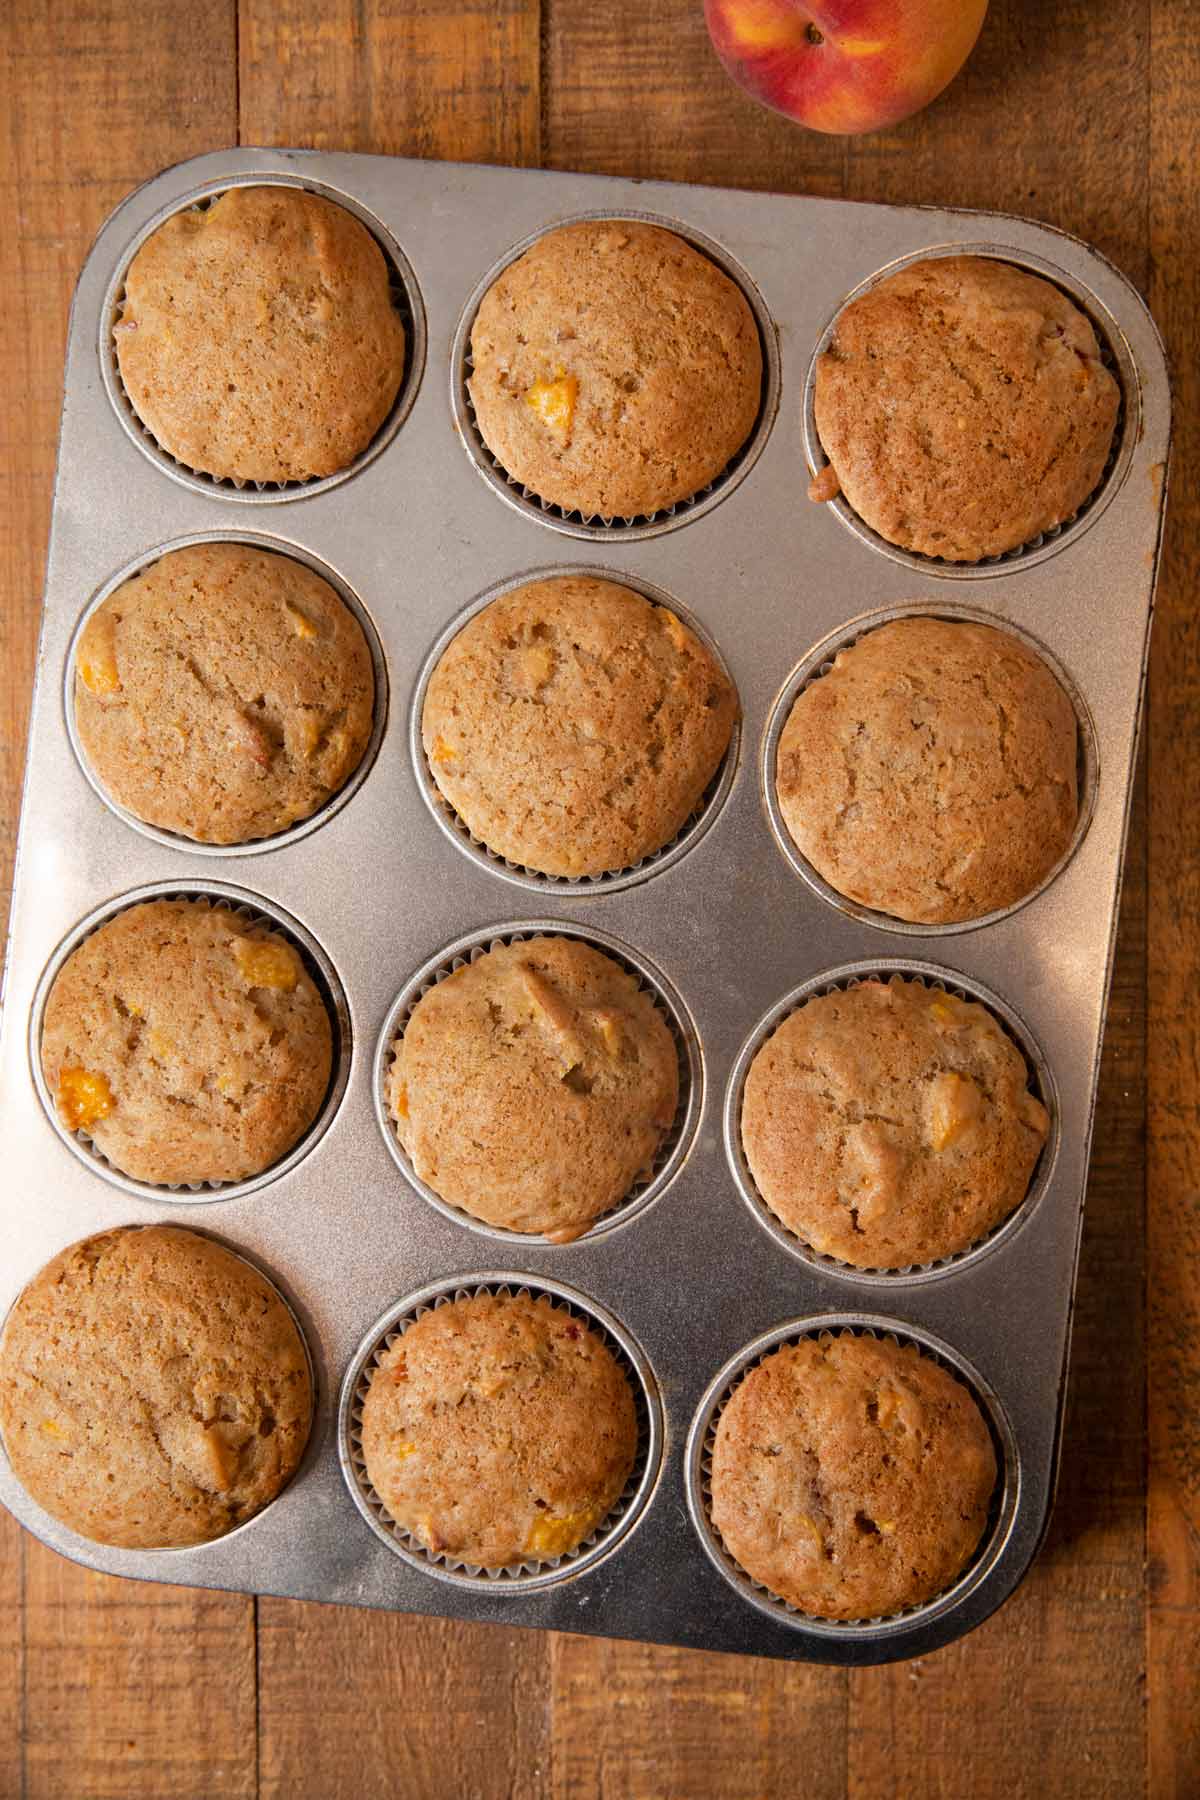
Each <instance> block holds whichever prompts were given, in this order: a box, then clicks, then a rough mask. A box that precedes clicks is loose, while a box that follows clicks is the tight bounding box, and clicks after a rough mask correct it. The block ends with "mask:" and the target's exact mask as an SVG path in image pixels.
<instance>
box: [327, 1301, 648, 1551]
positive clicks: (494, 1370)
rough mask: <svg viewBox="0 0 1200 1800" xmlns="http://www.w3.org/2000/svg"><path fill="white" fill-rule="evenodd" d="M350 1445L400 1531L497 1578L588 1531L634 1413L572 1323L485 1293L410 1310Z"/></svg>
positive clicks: (603, 1360) (624, 1455) (585, 1331)
mask: <svg viewBox="0 0 1200 1800" xmlns="http://www.w3.org/2000/svg"><path fill="white" fill-rule="evenodd" d="M362 1444H363V1455H364V1459H365V1461H366V1465H367V1475H368V1477H369V1479H370V1481H371V1484H372V1486H373V1487H374V1489H375V1491H376V1493H377V1494H378V1495H379V1497H380V1499H381V1500H382V1501H383V1503H384V1505H385V1506H386V1507H387V1510H388V1512H389V1513H390V1514H391V1516H392V1518H393V1519H395V1520H396V1522H397V1524H398V1525H401V1526H403V1527H404V1529H405V1530H406V1531H408V1532H410V1533H411V1534H412V1536H413V1537H415V1538H416V1539H417V1541H418V1542H419V1543H421V1544H423V1545H424V1546H425V1548H426V1549H427V1550H429V1551H431V1552H432V1553H433V1554H434V1555H442V1554H446V1555H449V1556H450V1557H451V1558H453V1559H455V1560H457V1561H460V1562H464V1563H469V1564H471V1565H477V1566H480V1567H483V1568H491V1569H498V1568H504V1567H506V1566H509V1565H512V1564H514V1563H519V1562H523V1561H529V1562H545V1561H552V1560H553V1559H554V1558H556V1557H559V1556H565V1555H566V1554H567V1552H568V1551H570V1550H574V1549H575V1548H576V1547H577V1546H578V1545H579V1544H581V1543H583V1542H584V1540H585V1539H586V1538H588V1537H590V1536H591V1534H592V1532H593V1531H594V1530H595V1529H596V1527H597V1526H598V1525H599V1524H601V1523H602V1522H603V1520H604V1519H605V1518H606V1517H607V1516H608V1514H609V1513H610V1512H611V1511H612V1508H613V1506H614V1505H615V1503H616V1501H617V1500H618V1499H619V1497H620V1495H621V1491H622V1489H623V1488H624V1486H625V1483H626V1481H628V1479H629V1472H630V1470H631V1469H632V1467H633V1462H634V1456H635V1454H636V1451H637V1414H636V1412H635V1410H634V1404H633V1395H632V1393H631V1392H630V1387H629V1382H628V1380H627V1379H626V1377H625V1375H624V1373H623V1371H622V1370H621V1368H620V1367H619V1365H618V1364H617V1362H616V1360H615V1358H614V1357H613V1355H612V1353H611V1352H610V1351H609V1349H608V1347H607V1345H605V1344H604V1343H603V1342H602V1340H601V1339H600V1337H599V1336H598V1334H597V1333H596V1332H594V1331H592V1330H590V1329H589V1328H588V1326H587V1325H586V1324H585V1323H584V1322H583V1321H582V1320H580V1319H576V1318H573V1317H572V1316H571V1314H570V1313H569V1312H567V1311H566V1310H565V1309H564V1308H563V1307H559V1306H553V1305H552V1304H551V1303H550V1301H548V1300H546V1299H542V1298H538V1299H533V1298H531V1296H530V1295H528V1294H512V1295H508V1294H487V1293H483V1294H475V1295H472V1296H471V1297H470V1298H469V1299H461V1300H453V1301H451V1302H449V1303H448V1304H447V1305H445V1306H436V1307H434V1308H432V1310H431V1311H429V1312H427V1313H424V1314H422V1316H421V1317H420V1318H419V1319H418V1320H417V1321H416V1323H415V1324H413V1325H410V1326H409V1327H408V1329H407V1330H406V1331H405V1332H404V1333H403V1334H402V1335H401V1336H400V1337H399V1338H397V1339H396V1341H395V1342H394V1343H393V1344H392V1345H391V1347H390V1348H389V1349H388V1350H387V1351H385V1353H384V1354H383V1356H381V1357H380V1359H379V1364H378V1367H377V1368H376V1370H375V1373H374V1375H373V1376H372V1379H371V1386H370V1388H369V1389H368V1391H367V1397H366V1401H365V1403H364V1405H363V1422H362Z"/></svg>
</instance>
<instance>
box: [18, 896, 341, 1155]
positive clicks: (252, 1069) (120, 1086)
mask: <svg viewBox="0 0 1200 1800" xmlns="http://www.w3.org/2000/svg"><path fill="white" fill-rule="evenodd" d="M41 1054H42V1073H43V1075H44V1076H45V1079H46V1084H47V1086H48V1087H49V1089H50V1092H51V1094H52V1095H53V1096H54V1099H55V1103H56V1105H57V1108H58V1113H59V1117H60V1118H61V1120H62V1121H63V1123H64V1125H66V1127H67V1129H68V1130H69V1131H79V1132H82V1133H83V1134H84V1135H85V1136H86V1137H88V1138H90V1139H91V1141H92V1143H93V1144H94V1145H95V1147H96V1149H97V1150H98V1151H99V1152H100V1153H101V1155H103V1156H106V1157H107V1158H108V1160H109V1162H111V1163H112V1164H113V1165H114V1167H116V1168H118V1169H121V1170H123V1171H124V1173H125V1174H126V1175H132V1176H133V1177H134V1178H135V1179H136V1180H138V1181H151V1182H158V1183H165V1184H167V1185H170V1186H182V1185H186V1184H187V1183H190V1182H205V1181H244V1180H246V1179H248V1178H249V1177H250V1176H251V1175H257V1174H259V1173H260V1171H261V1170H263V1169H268V1168H270V1166H271V1164H272V1163H274V1162H278V1160H279V1158H280V1157H281V1156H283V1155H285V1153H286V1152H287V1151H288V1150H290V1149H291V1148H292V1145H293V1144H295V1143H296V1142H297V1140H298V1139H299V1138H301V1137H302V1136H303V1135H304V1133H305V1132H306V1131H307V1130H308V1127H309V1126H310V1125H311V1124H312V1122H313V1120H314V1119H315V1117H316V1115H317V1113H318V1111H319V1110H320V1107H321V1102H322V1101H323V1100H324V1098H325V1092H326V1089H327V1088H328V1086H329V1076H330V1070H331V1067H332V1060H333V1033H332V1029H331V1026H330V1022H329V1014H328V1011H327V1010H326V1007H325V1002H324V1000H323V999H322V998H321V995H320V994H319V993H318V991H317V988H316V987H315V985H314V983H313V981H312V978H311V976H310V975H309V974H308V971H307V970H306V969H305V967H304V963H303V961H302V960H301V958H300V956H299V954H298V953H297V951H296V950H295V949H293V947H292V945H291V944H290V943H288V941H287V939H286V938H284V937H281V936H280V934H279V933H278V932H276V931H272V930H271V929H270V928H269V927H268V926H267V925H264V924H261V923H258V922H252V921H250V920H249V919H247V918H245V917H242V916H239V915H238V914H236V913H234V912H233V911H231V909H230V908H229V907H227V906H211V905H210V904H209V903H208V902H207V901H205V900H148V901H146V902H144V903H143V904H142V905H139V906H131V907H128V908H127V909H126V910H125V911H124V912H121V913H118V914H117V915H116V917H115V918H112V919H109V920H108V921H107V922H106V923H105V924H103V925H101V926H99V927H98V928H97V929H96V930H95V931H93V932H92V934H91V936H90V937H87V938H85V939H84V941H83V942H82V943H81V944H80V945H79V946H78V948H77V949H75V950H73V951H72V952H71V954H70V956H68V958H67V960H66V962H65V963H64V964H63V966H62V968H61V969H60V970H59V972H58V974H57V975H56V976H55V978H54V984H53V986H52V987H51V989H50V993H49V997H48V998H47V1001H46V1011H45V1016H44V1018H43V1021H42V1052H41Z"/></svg>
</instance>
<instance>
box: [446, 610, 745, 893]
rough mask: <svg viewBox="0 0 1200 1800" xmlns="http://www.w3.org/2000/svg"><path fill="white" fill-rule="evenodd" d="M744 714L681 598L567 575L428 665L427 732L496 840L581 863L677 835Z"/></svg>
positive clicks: (632, 857)
mask: <svg viewBox="0 0 1200 1800" xmlns="http://www.w3.org/2000/svg"><path fill="white" fill-rule="evenodd" d="M736 714H737V697H736V695H735V693H734V690H733V687H732V686H731V684H730V682H729V681H728V679H727V678H726V676H725V673H724V671H723V670H722V668H721V666H720V664H719V663H718V662H717V660H716V658H715V657H714V656H713V655H712V654H711V653H710V652H709V651H708V650H707V649H706V648H705V646H704V645H703V644H702V643H701V642H700V641H699V639H698V638H697V637H696V636H695V635H694V634H693V633H692V632H690V631H689V630H688V629H687V627H686V626H685V625H684V624H682V623H681V621H680V620H679V619H678V618H677V617H676V616H675V614H674V613H673V612H670V611H668V610H667V608H666V607H663V606H652V605H651V603H650V602H649V601H648V600H645V599H643V597H642V595H641V594H635V593H633V592H632V591H631V590H630V589H629V588H626V587H620V586H618V584H617V583H616V582H614V581H601V580H599V579H597V578H596V577H594V576H590V575H558V576H554V577H552V578H551V579H550V580H547V581H531V582H529V583H527V585H526V586H524V587H519V588H514V589H513V590H512V592H510V593H507V594H504V595H503V596H502V597H501V598H500V599H499V600H493V601H492V603H491V605H490V606H486V607H484V609H483V611H482V612H478V613H476V614H475V617H474V618H473V619H471V620H470V621H469V623H468V624H466V625H464V626H463V629H462V630H461V631H460V632H459V633H458V636H457V637H456V638H454V640H453V641H452V642H451V644H450V645H449V646H448V647H447V649H446V650H445V651H444V653H443V655H442V657H441V659H440V660H439V662H438V665H437V667H436V669H435V670H434V671H433V674H432V676H431V677H430V681H429V687H428V689H427V691H426V696H425V705H424V710H423V712H422V716H421V734H422V740H423V742H424V745H425V754H426V757H427V758H428V760H429V767H430V769H431V770H432V772H433V778H434V780H435V781H436V783H437V785H438V787H439V789H440V790H441V792H442V794H443V795H444V797H445V798H446V799H447V800H448V801H449V803H450V805H451V806H452V807H453V808H454V810H455V812H457V813H458V815H459V817H460V818H461V819H463V820H465V822H466V824H467V825H468V827H469V828H470V830H471V831H472V832H473V833H474V834H475V836H476V837H477V838H481V839H482V841H483V842H484V843H485V844H486V845H487V846H488V847H489V849H491V850H493V851H495V852H496V854H497V855H499V856H506V857H508V858H509V859H510V860H511V861H512V862H515V863H521V864H523V865H524V866H525V867H526V868H529V869H538V870H540V871H541V872H542V873H543V874H546V875H567V876H573V877H579V876H582V875H600V874H603V873H604V871H605V870H612V869H623V868H627V867H629V865H630V864H632V863H637V862H640V861H641V859H642V858H643V857H645V856H649V855H651V854H652V852H654V851H655V850H660V849H661V848H662V847H663V845H664V844H667V843H669V842H670V841H671V839H672V838H673V837H674V836H675V834H676V832H678V831H679V830H680V829H681V827H682V826H683V825H684V824H685V823H686V822H687V819H688V818H689V816H690V815H691V814H692V813H693V812H694V811H695V809H696V806H697V805H698V803H699V801H700V798H701V796H702V795H703V793H704V790H705V788H706V787H707V786H708V784H709V782H710V781H711V780H712V778H713V776H714V775H715V773H716V771H717V769H718V767H719V766H720V762H721V758H722V757H723V756H724V754H725V752H726V750H727V749H728V747H729V739H730V735H731V733H732V731H733V722H734V718H735V717H736Z"/></svg>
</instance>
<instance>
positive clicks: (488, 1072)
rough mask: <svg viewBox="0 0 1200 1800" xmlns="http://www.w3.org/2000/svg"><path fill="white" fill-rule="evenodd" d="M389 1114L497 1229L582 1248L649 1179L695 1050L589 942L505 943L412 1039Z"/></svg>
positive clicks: (433, 998) (396, 1065) (411, 1032)
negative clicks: (686, 1049) (686, 1053)
mask: <svg viewBox="0 0 1200 1800" xmlns="http://www.w3.org/2000/svg"><path fill="white" fill-rule="evenodd" d="M387 1093H388V1107H389V1110H390V1112H391V1115H392V1117H393V1119H394V1120H395V1122H396V1129H397V1131H398V1133H399V1137H400V1142H401V1144H402V1145H403V1146H404V1149H405V1151H406V1152H407V1154H408V1156H409V1157H410V1159H411V1161H412V1165H413V1168H414V1170H415V1171H416V1173H417V1175H418V1176H419V1177H420V1179H421V1180H422V1181H424V1182H426V1183H428V1185H429V1186H430V1187H431V1188H432V1189H433V1190H434V1192H435V1193H437V1194H440V1195H441V1197H442V1198H443V1199H444V1200H448V1201H450V1203H451V1204H452V1205H454V1206H460V1207H462V1209H463V1210H464V1212H469V1213H470V1214H471V1215H472V1217H473V1218H477V1219H483V1220H484V1221H486V1223H487V1224H489V1225H501V1226H505V1227H507V1228H508V1229H509V1230H510V1231H524V1232H530V1233H537V1232H542V1233H544V1234H545V1235H546V1236H547V1237H548V1238H550V1239H551V1241H552V1242H555V1243H566V1242H568V1241H569V1240H570V1239H572V1238H576V1237H578V1236H579V1235H580V1234H581V1233H582V1232H584V1231H586V1230H587V1228H588V1226H589V1225H591V1223H592V1222H593V1220H595V1219H597V1218H598V1217H599V1216H600V1214H601V1213H604V1212H607V1211H608V1210H609V1209H610V1208H611V1207H614V1206H616V1205H617V1204H618V1203H619V1202H620V1201H622V1200H623V1199H624V1198H625V1196H626V1195H627V1194H628V1193H629V1191H630V1189H631V1188H632V1186H633V1185H634V1183H635V1182H636V1181H637V1180H639V1179H640V1178H642V1177H645V1176H647V1175H648V1174H649V1173H650V1171H651V1169H652V1168H653V1166H654V1161H655V1158H656V1157H657V1155H658V1152H659V1150H660V1148H661V1147H662V1144H663V1140H664V1139H665V1137H666V1135H667V1132H668V1131H669V1130H670V1128H671V1125H672V1124H673V1122H674V1119H675V1109H676V1106H677V1105H678V1101H679V1056H678V1053H677V1051H676V1048H675V1042H674V1039H673V1038H672V1036H671V1033H670V1030H669V1029H668V1027H667V1024H666V1022H665V1020H664V1019H663V1017H662V1015H661V1013H660V1012H659V1011H658V1009H657V1007H656V1006H655V1004H654V1002H653V1000H652V999H651V998H650V995H649V994H648V993H646V992H645V991H644V990H643V989H640V988H639V987H638V984H637V982H636V981H635V980H634V978H633V976H632V975H627V974H626V973H625V971H624V969H622V968H621V966H620V964H619V963H616V962H614V961H613V959H612V958H611V957H610V956H605V955H604V954H603V953H602V952H601V951H599V950H594V949H592V947H591V945H590V944H584V943H581V942H580V941H579V939H578V938H556V937H539V938H533V939H531V940H529V941H528V942H525V943H516V944H508V945H504V944H501V945H497V947H496V948H495V949H493V950H489V951H487V952H486V953H485V954H484V955H483V956H480V957H479V958H477V960H476V961H475V962H472V963H468V964H466V965H465V966H464V967H463V968H461V969H459V970H457V971H456V972H455V973H454V974H453V975H449V976H447V977H446V979H445V980H444V981H439V982H438V983H437V985H436V986H435V987H432V988H430V990H429V992H428V993H427V994H425V995H424V996H423V998H422V999H420V1000H419V1001H418V1002H417V1004H416V1006H415V1007H414V1008H413V1011H412V1014H411V1016H410V1017H409V1020H408V1024H407V1025H406V1026H405V1028H404V1035H403V1036H402V1037H400V1038H398V1039H397V1040H396V1044H395V1046H394V1061H393V1063H392V1066H391V1069H390V1071H389V1074H388V1084H387Z"/></svg>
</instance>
